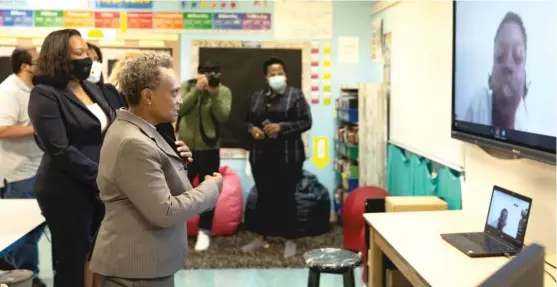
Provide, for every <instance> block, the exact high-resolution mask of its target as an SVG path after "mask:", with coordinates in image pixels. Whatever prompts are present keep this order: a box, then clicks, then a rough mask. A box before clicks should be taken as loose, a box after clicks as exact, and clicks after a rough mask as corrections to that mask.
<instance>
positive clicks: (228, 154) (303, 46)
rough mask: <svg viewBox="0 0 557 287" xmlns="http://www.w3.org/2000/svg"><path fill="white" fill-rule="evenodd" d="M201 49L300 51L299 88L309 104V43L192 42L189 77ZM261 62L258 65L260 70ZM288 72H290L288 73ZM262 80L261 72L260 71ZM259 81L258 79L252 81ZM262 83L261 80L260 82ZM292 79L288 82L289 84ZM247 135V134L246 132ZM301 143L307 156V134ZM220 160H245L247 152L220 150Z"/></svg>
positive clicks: (194, 72) (195, 71)
mask: <svg viewBox="0 0 557 287" xmlns="http://www.w3.org/2000/svg"><path fill="white" fill-rule="evenodd" d="M203 48H224V49H226V48H230V49H254V48H256V49H270V50H272V49H291V50H299V51H301V75H300V78H301V82H300V83H301V86H300V88H301V89H302V91H303V92H304V95H305V96H306V100H308V102H310V90H311V83H310V81H311V73H310V70H311V43H309V42H274V41H257V42H251V41H222V40H195V41H192V49H191V62H190V75H197V68H198V66H199V62H200V57H201V56H202V55H201V50H202V49H203ZM262 65H263V62H261V63H259V64H258V68H259V69H261V67H262ZM289 72H290V71H289ZM261 77H262V78H263V72H262V71H261ZM254 81H259V79H254ZM260 81H261V82H262V83H263V79H261V80H260ZM291 81H292V79H290V80H289V82H291ZM253 92H255V91H253ZM246 134H247V132H246ZM303 141H304V145H305V149H306V154H309V146H308V133H305V134H304V135H303ZM221 157H222V158H246V157H247V152H246V151H245V150H244V149H242V148H223V149H221Z"/></svg>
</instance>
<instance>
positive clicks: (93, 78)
mask: <svg viewBox="0 0 557 287" xmlns="http://www.w3.org/2000/svg"><path fill="white" fill-rule="evenodd" d="M102 73H103V65H102V64H101V63H100V62H97V61H95V62H93V65H92V66H91V73H90V74H89V78H87V81H88V82H90V83H93V84H96V83H98V82H99V81H100V80H101V76H102Z"/></svg>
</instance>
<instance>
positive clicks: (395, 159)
mask: <svg viewBox="0 0 557 287" xmlns="http://www.w3.org/2000/svg"><path fill="white" fill-rule="evenodd" d="M460 176H461V175H460V174H459V173H458V172H455V171H453V170H450V169H448V168H446V167H443V168H441V169H440V170H439V172H438V174H437V176H436V177H435V178H432V176H431V161H430V160H428V159H426V158H419V157H418V156H416V155H415V154H412V155H410V156H409V157H406V155H405V151H404V150H403V149H401V148H399V147H397V146H394V145H389V147H388V154H387V190H388V191H389V193H390V194H391V195H392V196H438V197H440V198H441V199H443V200H444V201H446V202H447V204H448V207H449V209H450V210H456V209H461V208H462V196H461V184H460Z"/></svg>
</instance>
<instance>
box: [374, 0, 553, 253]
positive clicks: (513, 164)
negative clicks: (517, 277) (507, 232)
mask: <svg viewBox="0 0 557 287" xmlns="http://www.w3.org/2000/svg"><path fill="white" fill-rule="evenodd" d="M399 5H407V4H406V3H399V4H396V5H394V6H391V7H390V8H388V9H387V10H384V11H383V12H381V13H378V14H376V15H373V17H374V18H376V17H380V18H383V21H384V31H385V32H392V33H393V35H392V38H393V46H394V45H396V43H397V41H396V39H397V37H398V36H400V35H397V34H396V31H393V27H396V26H400V23H398V24H399V25H396V23H394V21H404V20H405V19H400V20H399V18H397V17H396V13H393V11H396V10H395V9H397V8H398V7H399ZM412 5H418V4H417V3H414V4H412ZM419 5H420V6H421V7H420V8H419V9H421V10H420V11H421V13H423V16H422V17H413V19H412V20H413V21H412V22H411V23H408V24H407V25H412V26H413V27H423V26H422V25H425V26H426V27H427V21H431V19H430V17H431V15H433V13H434V12H435V13H437V12H438V11H439V8H440V7H439V6H442V5H449V6H450V5H452V2H435V3H433V2H430V3H428V4H423V3H422V4H419ZM424 5H429V6H431V9H425V10H424V7H425V6H424ZM446 8H447V7H444V8H443V9H444V10H445V11H452V10H450V9H446ZM393 15H395V17H393ZM420 19H421V20H420ZM417 21H424V22H426V23H420V22H417ZM417 29H418V31H419V30H420V29H419V28H417ZM421 41H424V42H423V43H421V42H416V43H415V45H418V46H420V45H430V43H426V42H425V41H426V38H425V37H424V38H422V40H421ZM451 41H452V40H451V39H439V38H437V39H435V43H446V42H451ZM431 44H434V43H431ZM437 46H438V47H437V49H452V46H451V45H437ZM408 49H412V47H408ZM396 50H397V49H395V48H394V47H393V54H392V57H393V61H394V58H396V57H397V55H396V53H395V51H396ZM445 52H446V51H445ZM451 53H452V51H451ZM424 57H428V58H427V59H421V62H420V61H416V62H411V61H409V62H408V63H407V64H408V65H414V66H412V67H409V69H415V68H416V67H415V65H417V64H419V63H423V61H424V60H426V61H438V60H439V59H437V58H436V57H434V56H431V55H429V54H427V55H426V54H424ZM424 71H425V70H424ZM400 72H401V71H400V70H397V69H395V67H393V69H392V70H391V73H392V74H393V75H394V74H395V73H400ZM402 72H404V71H402ZM372 78H373V79H381V78H382V74H381V73H378V72H374V75H373V77H372ZM395 78H396V77H395V76H392V79H395ZM428 84H430V85H434V84H435V82H431V83H428ZM393 92H394V91H393ZM451 92H452V91H451V89H447V90H446V96H447V97H450V96H451ZM415 94H416V95H417V96H420V97H422V100H423V101H425V102H428V103H429V105H436V104H439V102H437V101H434V100H433V99H428V98H427V95H428V94H427V93H424V92H420V91H419V90H417V91H416V93H415ZM392 96H396V95H392ZM449 104H450V103H449ZM443 105H447V103H446V102H443ZM432 108H436V109H440V108H443V109H447V110H450V106H443V107H432ZM391 112H396V110H395V111H391ZM422 112H423V114H430V113H428V110H427V109H425V110H422ZM408 120H411V119H408ZM437 120H438V121H441V122H446V123H447V125H448V124H449V123H450V120H451V119H450V117H449V116H446V118H439V119H437ZM445 137H447V138H450V133H446V135H445ZM431 144H432V145H435V144H436V142H435V141H432V143H431ZM462 146H463V149H464V171H465V180H464V184H463V187H462V207H463V210H464V211H465V212H472V213H475V214H485V215H486V216H487V211H488V208H489V202H490V199H491V192H492V189H493V186H494V185H498V186H501V187H503V188H506V189H509V190H512V191H515V192H518V193H520V194H524V195H526V196H528V197H531V198H532V200H533V202H532V212H531V215H530V220H529V223H528V227H527V232H526V240H527V241H536V242H539V243H541V244H543V245H545V246H546V248H547V249H548V250H549V251H550V252H554V251H555V240H556V231H555V224H556V202H555V200H556V197H555V196H556V195H555V194H556V175H555V172H556V168H555V166H550V165H546V164H542V163H539V162H535V161H531V160H527V159H522V160H500V159H496V158H494V157H492V156H491V155H489V154H487V153H486V152H485V151H483V150H482V149H481V148H479V147H477V146H475V145H471V144H466V143H462Z"/></svg>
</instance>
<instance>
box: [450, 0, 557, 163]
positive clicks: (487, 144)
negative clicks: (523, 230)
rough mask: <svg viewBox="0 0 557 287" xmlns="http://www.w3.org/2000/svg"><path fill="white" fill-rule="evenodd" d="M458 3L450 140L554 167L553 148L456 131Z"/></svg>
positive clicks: (454, 10)
mask: <svg viewBox="0 0 557 287" xmlns="http://www.w3.org/2000/svg"><path fill="white" fill-rule="evenodd" d="M458 2H460V1H458V0H457V1H453V61H452V65H453V67H452V70H453V75H452V80H453V82H452V95H451V97H452V101H451V111H452V112H451V138H454V139H457V140H461V141H463V142H468V143H472V144H475V145H478V146H480V147H484V148H487V149H493V150H498V151H501V152H504V153H507V154H509V155H512V156H514V157H516V158H529V159H532V160H536V161H540V162H543V163H547V164H550V165H556V162H555V161H556V157H555V147H554V148H553V150H544V149H540V148H537V147H536V146H534V145H527V144H524V143H519V142H517V141H512V140H503V139H498V138H496V137H489V136H486V135H482V134H479V133H474V132H471V131H463V130H458V127H457V126H458V123H459V121H457V119H456V113H455V104H454V102H455V82H456V81H455V80H456V79H455V74H456V73H455V69H456V57H455V55H456V9H457V5H458ZM466 124H467V125H475V126H480V127H482V128H484V129H485V128H491V127H486V126H481V125H478V124H474V123H466ZM510 132H512V133H514V134H515V136H520V134H524V135H525V134H527V133H525V132H520V131H510Z"/></svg>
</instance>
